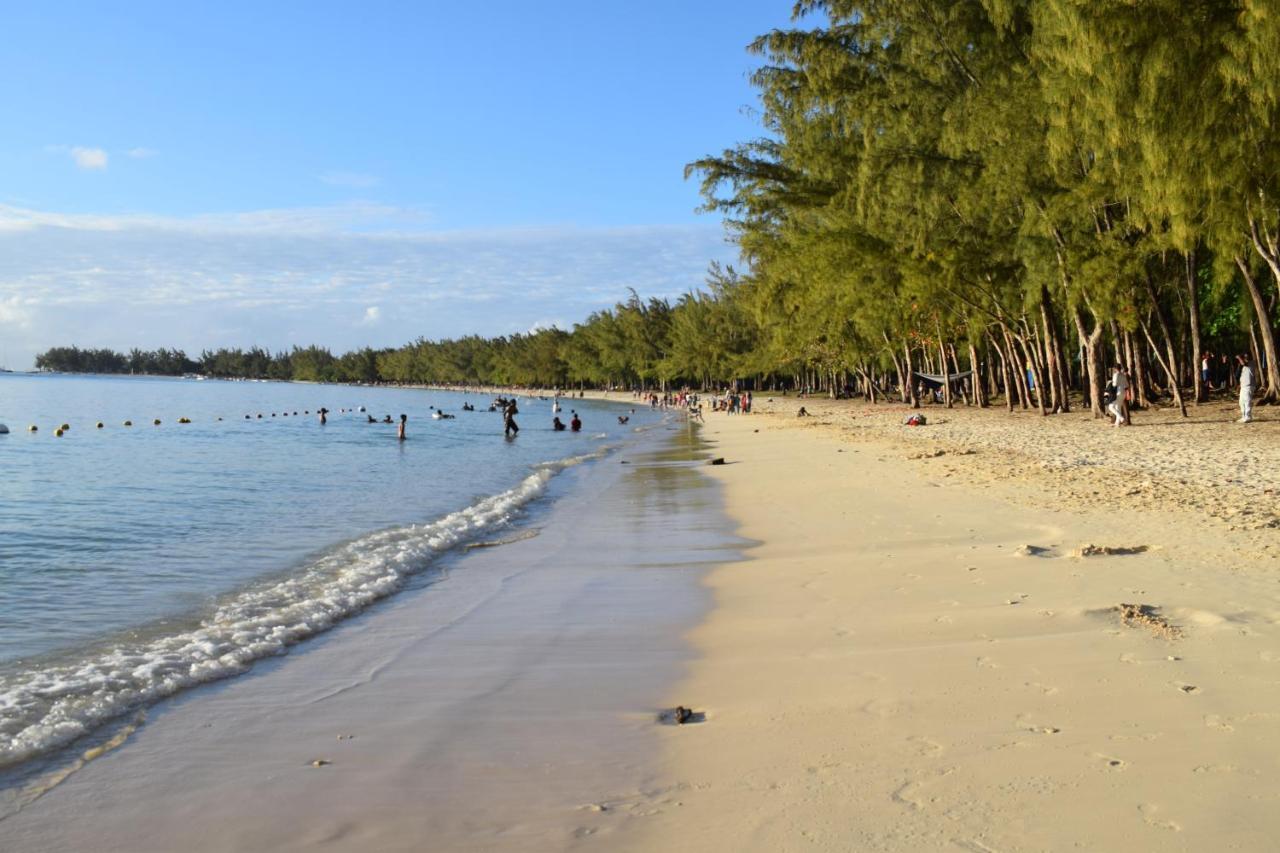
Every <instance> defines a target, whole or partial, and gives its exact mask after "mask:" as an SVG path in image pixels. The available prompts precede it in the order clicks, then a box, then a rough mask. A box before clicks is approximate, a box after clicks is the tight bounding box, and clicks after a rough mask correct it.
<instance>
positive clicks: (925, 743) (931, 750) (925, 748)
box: [907, 735, 946, 755]
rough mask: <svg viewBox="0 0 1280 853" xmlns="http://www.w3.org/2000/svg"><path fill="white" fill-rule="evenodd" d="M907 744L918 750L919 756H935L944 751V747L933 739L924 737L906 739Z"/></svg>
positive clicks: (917, 736) (915, 736) (916, 736)
mask: <svg viewBox="0 0 1280 853" xmlns="http://www.w3.org/2000/svg"><path fill="white" fill-rule="evenodd" d="M907 743H909V744H911V745H912V746H914V747H915V748H916V749H917V750H919V753H920V754H921V755H937V754H938V753H940V752H942V751H943V750H945V749H946V747H945V746H943V745H942V744H940V743H938V742H937V741H936V740H934V739H933V738H928V737H925V736H924V735H912V736H911V737H909V738H907Z"/></svg>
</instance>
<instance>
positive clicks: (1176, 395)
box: [1142, 323, 1187, 418]
mask: <svg viewBox="0 0 1280 853" xmlns="http://www.w3.org/2000/svg"><path fill="white" fill-rule="evenodd" d="M1142 334H1143V335H1144V336H1145V337H1146V339H1147V344H1148V345H1149V346H1150V347H1151V352H1152V353H1153V354H1154V355H1155V357H1156V361H1158V362H1160V369H1162V370H1163V371H1164V374H1165V376H1167V377H1169V387H1170V389H1171V390H1172V391H1173V402H1174V404H1175V405H1177V406H1178V408H1179V409H1180V410H1181V411H1182V416H1183V417H1184V418H1185V417H1186V416H1187V404H1186V403H1184V402H1183V401H1182V392H1181V391H1179V390H1178V381H1177V378H1176V377H1175V376H1174V374H1173V368H1172V367H1171V366H1170V365H1172V364H1173V363H1174V362H1173V361H1172V355H1173V349H1172V344H1168V345H1167V347H1168V348H1167V349H1166V350H1165V355H1164V356H1161V355H1160V348H1159V347H1157V346H1156V342H1155V340H1154V339H1152V337H1151V330H1150V329H1149V328H1148V327H1147V324H1146V323H1142ZM1166 359H1169V360H1166Z"/></svg>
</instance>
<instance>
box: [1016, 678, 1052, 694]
mask: <svg viewBox="0 0 1280 853" xmlns="http://www.w3.org/2000/svg"><path fill="white" fill-rule="evenodd" d="M1023 686H1024V687H1030V688H1031V689H1032V690H1039V691H1040V692H1041V693H1043V694H1044V695H1045V696H1053V695H1054V694H1055V693H1057V692H1058V688H1056V687H1054V686H1052V685H1050V684H1041V683H1040V682H1038V681H1028V682H1026V683H1025V684H1024V685H1023Z"/></svg>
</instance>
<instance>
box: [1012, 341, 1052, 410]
mask: <svg viewBox="0 0 1280 853" xmlns="http://www.w3.org/2000/svg"><path fill="white" fill-rule="evenodd" d="M1016 337H1017V339H1018V343H1019V344H1020V345H1021V346H1022V352H1023V355H1025V356H1026V359H1027V364H1028V365H1030V369H1031V379H1032V381H1033V382H1034V383H1035V386H1036V387H1035V395H1036V407H1037V408H1038V409H1040V415H1041V416H1042V417H1043V416H1044V415H1047V414H1049V411H1048V409H1046V408H1045V401H1044V373H1043V372H1042V371H1041V370H1040V365H1039V363H1038V362H1037V361H1036V359H1035V355H1034V354H1033V353H1032V350H1033V349H1035V342H1034V341H1030V342H1028V340H1027V338H1026V337H1024V336H1022V335H1017V336H1016Z"/></svg>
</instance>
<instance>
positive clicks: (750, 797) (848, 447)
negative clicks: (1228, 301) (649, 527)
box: [622, 401, 1280, 851]
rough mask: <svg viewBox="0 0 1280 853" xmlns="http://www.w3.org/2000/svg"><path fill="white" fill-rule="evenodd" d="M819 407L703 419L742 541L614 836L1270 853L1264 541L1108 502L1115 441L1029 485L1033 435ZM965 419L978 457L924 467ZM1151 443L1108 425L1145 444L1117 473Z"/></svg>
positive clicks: (1192, 507) (635, 843) (1267, 531)
mask: <svg viewBox="0 0 1280 853" xmlns="http://www.w3.org/2000/svg"><path fill="white" fill-rule="evenodd" d="M787 402H788V403H790V402H791V401H787ZM805 402H806V403H808V401H805ZM795 405H800V404H799V403H796V404H795ZM780 408H781V407H780V406H779V407H775V411H777V410H778V409H780ZM817 408H818V409H819V410H820V412H821V414H822V416H820V417H818V418H815V419H813V421H810V422H809V423H806V422H805V421H804V420H797V419H796V418H795V417H794V412H793V411H789V410H788V411H782V412H780V413H779V414H775V415H769V414H763V415H752V416H738V417H726V416H724V415H721V414H717V415H715V416H713V417H711V418H709V423H708V426H707V430H706V436H707V438H708V440H709V441H711V442H713V443H714V445H715V453H716V455H723V456H724V457H725V458H726V459H727V460H728V461H729V462H731V463H734V464H730V465H727V466H724V467H717V468H714V469H708V471H709V473H710V475H711V476H713V477H714V478H715V479H716V480H717V481H718V482H719V483H720V484H721V485H722V487H723V488H724V494H725V499H726V508H727V511H728V512H729V514H730V516H731V517H732V518H733V519H734V521H735V523H736V524H737V534H738V535H739V536H741V537H743V538H746V539H748V540H752V541H755V542H757V543H758V544H757V545H756V546H754V547H752V548H750V549H749V550H748V552H747V560H746V562H743V563H739V564H735V565H732V566H725V567H721V568H719V569H717V570H716V571H714V572H712V573H711V575H709V576H708V578H707V585H708V588H709V589H710V591H711V593H712V595H713V597H714V602H715V604H714V607H713V608H712V610H711V612H710V613H709V615H708V618H707V619H706V620H705V621H704V622H703V623H702V624H700V625H699V626H698V627H696V628H694V629H693V631H692V632H691V633H690V640H691V642H692V643H693V644H694V646H695V648H696V649H697V650H698V657H697V659H696V660H695V661H694V663H693V664H692V665H691V666H690V668H689V673H688V676H687V678H686V679H685V680H684V681H683V682H682V683H681V684H680V685H679V686H678V687H677V689H676V690H675V691H673V693H672V694H671V696H670V699H669V701H672V702H676V701H679V702H681V703H683V704H686V705H690V706H691V707H694V708H696V709H698V710H701V711H704V712H705V713H706V716H707V724H706V725H703V726H697V727H689V728H683V729H679V730H672V731H667V732H663V737H664V750H663V756H662V766H663V771H662V774H661V785H660V786H659V790H660V791H662V792H663V793H660V794H658V795H656V796H655V797H654V798H653V800H652V801H651V804H650V805H651V810H652V815H651V816H650V817H648V818H646V820H645V822H643V823H642V824H636V825H634V826H633V827H632V829H633V830H634V831H633V832H630V833H628V835H627V844H625V845H622V849H628V850H666V849H677V850H698V849H726V850H729V849H732V850H742V851H752V850H760V851H772V850H781V849H792V848H798V847H803V848H805V849H814V850H831V851H836V850H848V849H858V850H905V849H922V848H926V847H957V848H959V849H968V850H1042V849H1066V848H1083V849H1097V850H1118V849H1153V848H1159V849H1188V850H1199V849H1243V850H1265V849H1269V848H1270V847H1271V846H1272V843H1273V839H1274V836H1275V834H1276V833H1277V831H1280V816H1277V814H1276V811H1275V809H1274V808H1273V806H1272V803H1273V801H1274V800H1275V797H1276V795H1275V793H1274V792H1275V791H1276V790H1278V789H1280V786H1278V784H1277V783H1280V764H1278V763H1277V762H1276V761H1275V759H1274V756H1275V755H1277V754H1280V752H1278V751H1277V747H1280V742H1278V739H1277V736H1276V735H1275V733H1274V722H1275V720H1276V719H1280V715H1277V713H1276V712H1275V710H1274V709H1275V707H1276V706H1277V704H1280V677H1278V676H1280V669H1277V667H1280V627H1278V626H1280V595H1278V594H1277V586H1276V584H1277V581H1278V580H1280V577H1278V573H1277V566H1276V562H1275V557H1274V554H1275V551H1274V549H1273V546H1274V542H1272V540H1273V539H1274V537H1275V536H1276V534H1275V532H1274V531H1273V529H1272V528H1270V527H1258V528H1255V527H1251V526H1249V525H1237V526H1236V527H1235V528H1234V529H1233V528H1232V527H1231V526H1230V525H1224V524H1219V523H1217V521H1215V520H1212V519H1208V518H1205V517H1204V515H1203V513H1202V511H1201V508H1200V507H1199V506H1197V505H1196V504H1194V503H1174V504H1169V505H1165V504H1163V503H1162V502H1161V500H1160V499H1156V500H1153V501H1150V502H1137V503H1136V505H1135V506H1134V507H1133V508H1132V509H1130V510H1129V511H1128V512H1117V511H1116V509H1115V507H1116V505H1117V504H1116V502H1115V501H1116V500H1117V499H1118V498H1123V497H1125V495H1124V494H1123V493H1115V492H1110V491H1108V489H1109V488H1110V486H1111V477H1112V475H1113V474H1114V473H1115V472H1114V471H1112V470H1109V469H1108V468H1107V462H1106V461H1105V460H1107V459H1109V457H1108V456H1107V453H1108V452H1109V450H1108V448H1109V447H1110V446H1111V445H1110V444H1108V445H1106V446H1103V447H1100V448H1099V450H1098V451H1097V452H1098V454H1099V455H1098V458H1097V459H1096V460H1094V461H1098V460H1103V461H1102V464H1085V465H1080V466H1072V467H1069V468H1058V467H1055V466H1053V465H1050V466H1049V467H1048V468H1047V469H1041V470H1039V471H1037V472H1035V473H1032V471H1031V470H1030V469H1031V467H1032V466H1031V462H1030V461H1029V460H1033V459H1034V458H1035V454H1034V453H1033V451H1034V448H1031V447H1021V448H1018V447H1007V446H1005V445H1003V444H1002V442H1003V441H1005V436H1004V435H1003V433H1002V432H1001V430H1000V429H999V428H997V427H995V426H992V425H991V424H990V423H987V422H985V421H983V419H982V418H981V416H978V415H976V414H975V415H974V416H973V417H970V418H965V417H964V416H963V415H962V414H959V413H957V412H949V413H946V414H947V415H949V416H950V418H951V420H952V421H953V424H952V426H953V429H951V430H946V429H939V430H937V431H934V432H930V430H932V429H933V428H932V427H929V428H921V429H918V430H911V429H909V428H908V429H904V428H902V427H900V426H896V425H895V424H894V423H893V422H892V421H891V420H889V418H896V417H897V415H894V414H892V413H890V412H888V411H886V410H885V409H884V408H883V407H881V408H880V409H875V408H873V407H870V406H856V405H851V406H844V407H842V406H837V405H832V406H830V407H828V406H825V405H823V406H819V407H817ZM930 414H931V415H932V414H934V413H932V412H930ZM936 414H937V415H938V421H939V425H940V426H941V425H942V424H941V422H942V421H943V420H946V418H945V417H943V414H944V413H943V412H942V411H938V412H937V413H936ZM1086 414H1087V413H1086ZM858 419H861V426H855V425H854V424H855V421H857V420H858ZM823 420H826V421H827V423H825V424H815V423H814V421H823ZM1036 420H1037V421H1038V422H1041V419H1040V418H1039V417H1038V416H1037V418H1036ZM961 422H963V423H961ZM930 423H931V424H932V423H934V421H933V420H932V419H931V421H930ZM1058 423H1059V424H1060V425H1066V424H1067V421H1065V420H1062V421H1059V422H1058ZM958 426H964V429H965V430H967V432H968V443H967V447H968V448H969V449H970V451H971V452H970V453H968V454H964V453H960V452H958V451H957V452H955V458H952V456H951V455H949V454H948V452H945V451H944V452H943V453H941V454H938V455H936V456H935V455H934V454H933V450H934V449H935V447H934V445H935V444H936V445H937V446H938V447H941V446H942V445H945V444H947V442H948V441H954V440H955V439H956V438H958V437H959V435H960V431H958V429H956V427H958ZM1092 427H1093V424H1087V423H1084V422H1083V421H1082V422H1081V423H1080V424H1079V425H1078V429H1079V430H1080V431H1081V432H1080V435H1081V436H1084V435H1085V432H1084V431H1085V430H1088V429H1090V428H1092ZM1052 428H1053V429H1058V427H1052ZM1064 428H1065V427H1064ZM1116 432H1120V433H1126V431H1123V430H1120V431H1116ZM1071 434H1072V435H1075V433H1074V432H1073V433H1071ZM1157 434H1158V431H1155V430H1152V431H1149V432H1147V433H1146V437H1143V433H1142V431H1141V430H1136V429H1135V430H1133V431H1132V432H1130V433H1126V434H1125V435H1123V436H1122V437H1121V438H1122V443H1121V444H1120V452H1121V453H1131V452H1132V449H1133V447H1134V446H1142V445H1146V444H1147V443H1148V442H1153V444H1152V445H1151V446H1150V447H1149V449H1151V450H1152V451H1153V455H1152V458H1149V459H1143V460H1140V461H1139V462H1134V463H1131V465H1130V469H1129V473H1132V470H1142V471H1146V472H1147V473H1146V475H1147V476H1150V477H1152V478H1153V479H1167V478H1160V477H1157V476H1156V474H1155V473H1154V472H1153V471H1151V470H1148V469H1152V468H1153V467H1154V466H1158V465H1160V464H1164V463H1165V462H1167V461H1169V459H1170V458H1172V461H1174V462H1178V461H1180V460H1181V461H1185V454H1186V453H1189V452H1190V451H1188V450H1187V449H1186V447H1185V445H1184V444H1183V443H1181V442H1173V443H1170V440H1169V439H1165V438H1159V439H1156V438H1154V436H1156V435H1157ZM1237 435H1238V434H1237ZM1252 436H1253V437H1251V438H1250V439H1249V442H1250V443H1251V445H1263V444H1264V443H1265V441H1266V438H1267V437H1268V436H1265V435H1263V434H1262V433H1256V432H1255V433H1253V434H1252ZM1114 438H1115V436H1114V433H1112V432H1111V431H1109V430H1108V431H1107V434H1106V440H1107V441H1108V442H1111V441H1113V440H1114ZM1040 440H1041V450H1040V452H1039V456H1040V458H1041V459H1042V460H1043V459H1047V458H1049V457H1050V456H1052V454H1053V453H1055V452H1056V451H1055V449H1054V446H1053V443H1052V442H1045V441H1044V434H1043V433H1042V434H1041V439H1040ZM984 442H985V443H984ZM1129 442H1141V445H1135V444H1130V443H1129ZM1252 449H1253V447H1252V446H1251V450H1252ZM1212 451H1213V448H1210V452H1212ZM1270 452H1271V451H1270V450H1269V449H1266V450H1265V454H1266V455H1269V454H1270ZM1006 460H1007V461H1010V462H1013V463H1016V464H1013V465H1012V466H1011V472H1010V473H1009V474H1008V476H999V477H997V476H991V475H990V474H989V472H984V471H983V468H984V466H985V467H991V466H992V465H994V464H997V463H1000V462H1003V461H1006ZM1122 473H1124V472H1122ZM1091 478H1095V479H1093V487H1092V491H1090V489H1089V487H1088V486H1087V483H1088V482H1089V481H1090V479H1091ZM1271 479H1272V480H1274V476H1273V477H1271ZM1060 480H1069V484H1068V487H1067V488H1065V489H1064V491H1065V492H1066V493H1067V494H1066V495H1065V497H1064V496H1063V495H1059V494H1057V493H1056V490H1055V489H1053V488H1047V486H1049V487H1052V486H1054V485H1056V484H1057V483H1058V481H1060ZM1194 486H1195V484H1194V483H1193V484H1192V487H1193V488H1194ZM1153 488H1154V487H1153ZM1259 488H1260V489H1261V488H1269V486H1266V485H1265V484H1263V485H1260V487H1259ZM1156 492H1157V494H1158V495H1159V494H1162V493H1160V492H1159V490H1158V489H1156ZM1129 497H1133V496H1132V495H1130V496H1129ZM1264 546H1265V547H1264ZM1122 605H1131V608H1129V609H1122V607H1121V606H1122Z"/></svg>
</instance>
